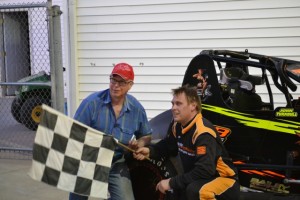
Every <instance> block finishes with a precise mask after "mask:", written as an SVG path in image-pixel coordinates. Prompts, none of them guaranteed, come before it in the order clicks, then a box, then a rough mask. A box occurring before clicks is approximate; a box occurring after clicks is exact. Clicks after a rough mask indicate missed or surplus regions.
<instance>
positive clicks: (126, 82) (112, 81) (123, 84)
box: [109, 78, 131, 87]
mask: <svg viewBox="0 0 300 200" xmlns="http://www.w3.org/2000/svg"><path fill="white" fill-rule="evenodd" d="M109 80H110V83H111V84H113V85H116V84H117V83H118V84H119V86H121V87H124V86H126V85H127V84H128V83H130V82H131V81H124V80H121V81H118V80H117V79H114V78H109Z"/></svg>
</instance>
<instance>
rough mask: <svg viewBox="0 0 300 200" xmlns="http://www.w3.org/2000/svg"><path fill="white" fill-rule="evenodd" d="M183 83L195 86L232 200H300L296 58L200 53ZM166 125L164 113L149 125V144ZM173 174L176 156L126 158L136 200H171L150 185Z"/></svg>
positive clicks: (160, 135) (167, 117) (298, 70)
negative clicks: (231, 177)
mask: <svg viewBox="0 0 300 200" xmlns="http://www.w3.org/2000/svg"><path fill="white" fill-rule="evenodd" d="M186 84H188V85H190V86H195V87H197V90H198V94H199V97H200V98H201V100H202V106H203V107H202V113H203V116H204V117H205V118H207V119H208V120H210V121H211V122H212V123H213V124H214V125H215V127H216V129H217V131H218V132H219V133H220V135H221V137H222V140H223V143H224V145H225V147H226V149H227V150H228V152H229V153H230V156H231V158H232V160H233V161H234V163H235V165H236V167H237V168H238V171H239V180H240V184H241V191H242V196H241V198H240V199H256V200H259V199H264V200H267V199H300V97H299V96H295V95H294V94H297V93H296V92H297V87H298V86H299V84H300V61H295V60H288V59H284V58H279V57H272V56H267V55H261V54H255V53H250V52H249V51H248V50H247V49H246V50H245V51H231V50H204V51H201V52H200V54H199V55H197V56H195V57H194V58H193V59H192V60H191V62H190V64H189V65H188V67H187V70H186V72H185V75H184V79H183V82H182V85H186ZM298 94H299V90H298ZM293 95H294V96H293ZM275 99H276V101H275ZM276 102H277V103H276ZM171 120H172V114H171V111H170V110H167V111H165V112H163V113H161V114H160V115H158V116H156V117H155V118H153V119H152V120H150V123H151V125H152V128H153V130H154V133H153V134H154V135H153V138H154V141H155V140H159V139H162V138H163V137H165V134H166V132H167V128H168V125H169V123H170V122H171ZM180 170H181V168H180V161H178V158H174V159H173V160H165V159H164V158H162V159H161V160H151V162H149V161H143V162H136V161H132V162H131V174H132V179H133V186H134V192H135V196H136V199H149V200H150V199H151V200H155V199H160V200H163V199H176V194H174V193H167V194H166V195H163V194H161V193H159V192H157V191H155V185H156V184H157V183H158V182H159V180H161V179H164V178H168V177H172V176H174V175H176V174H178V173H180ZM145 194H147V195H146V196H145Z"/></svg>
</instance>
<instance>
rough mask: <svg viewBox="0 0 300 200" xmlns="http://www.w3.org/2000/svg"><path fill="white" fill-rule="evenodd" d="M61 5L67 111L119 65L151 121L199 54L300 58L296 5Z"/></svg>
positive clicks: (291, 0) (141, 1)
mask: <svg viewBox="0 0 300 200" xmlns="http://www.w3.org/2000/svg"><path fill="white" fill-rule="evenodd" d="M68 4H69V5H68V6H69V11H70V39H71V40H70V41H71V46H70V52H71V58H70V65H71V69H70V74H69V75H70V98H71V102H70V105H71V113H74V110H75V109H76V107H77V106H78V105H79V103H80V102H81V100H82V99H83V98H85V97H86V96H87V95H89V94H90V93H92V92H94V91H98V90H102V89H105V88H107V87H108V81H109V74H110V72H111V70H112V68H113V65H114V64H116V63H118V62H128V63H130V64H131V65H133V66H134V69H135V74H136V76H135V84H134V86H133V87H132V89H131V91H130V93H131V94H133V95H134V96H135V97H137V98H138V99H139V100H140V101H141V103H142V104H143V105H144V107H145V108H146V111H147V114H148V117H149V118H152V117H154V116H156V115H157V114H159V113H161V112H163V111H165V110H167V109H169V108H170V107H171V104H170V100H171V94H170V92H171V89H172V88H175V87H178V86H180V85H181V82H182V80H183V75H184V73H185V70H186V67H187V66H188V64H189V62H190V60H191V59H192V58H193V57H194V56H196V55H197V54H199V53H200V52H201V50H204V49H230V50H238V51H243V50H244V49H249V51H250V52H253V53H258V54H266V55H270V56H278V57H284V58H288V59H293V60H300V26H299V25H300V1H299V0H285V1H281V0H240V1H239V0H206V1H205V0H199V1H190V0H152V1H148V0H126V1H125V0H114V1H95V0H69V1H68ZM299 92H300V90H299V89H298V96H299V95H300V94H299ZM275 101H278V102H277V103H278V104H280V101H281V100H280V99H275Z"/></svg>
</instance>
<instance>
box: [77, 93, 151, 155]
mask: <svg viewBox="0 0 300 200" xmlns="http://www.w3.org/2000/svg"><path fill="white" fill-rule="evenodd" d="M74 119H76V120H78V121H80V122H82V123H84V124H86V125H88V126H90V127H92V128H94V129H96V130H99V131H101V132H103V133H105V134H108V135H112V136H113V137H114V138H116V139H118V140H119V141H120V142H121V143H123V144H128V142H129V141H130V140H131V139H132V137H133V135H135V137H136V138H137V139H139V138H140V137H143V136H147V135H151V134H152V129H151V127H150V124H149V122H148V119H147V115H146V112H145V109H144V107H143V106H142V105H141V104H140V102H139V101H138V100H137V99H136V98H134V97H133V96H132V95H130V94H127V95H126V100H125V102H124V105H123V108H122V110H121V112H120V115H119V117H118V118H117V119H116V116H115V113H114V110H113V108H112V104H111V97H110V94H109V89H106V90H103V91H100V92H95V93H93V94H91V95H89V96H88V97H87V98H85V99H84V100H83V101H82V103H81V104H80V106H79V108H78V109H77V111H76V113H75V116H74ZM123 152H124V150H123V149H122V148H121V147H118V146H117V148H116V150H115V155H114V156H115V158H116V157H121V156H122V154H123Z"/></svg>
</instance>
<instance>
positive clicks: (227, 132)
mask: <svg viewBox="0 0 300 200" xmlns="http://www.w3.org/2000/svg"><path fill="white" fill-rule="evenodd" d="M215 128H216V129H217V131H218V133H219V134H220V137H221V139H222V142H225V141H226V140H227V138H228V136H229V135H230V133H231V130H230V129H229V128H226V127H222V126H215Z"/></svg>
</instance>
